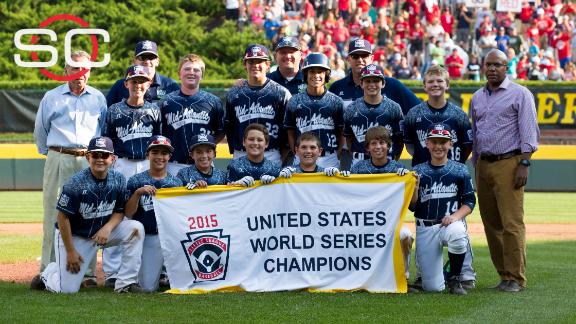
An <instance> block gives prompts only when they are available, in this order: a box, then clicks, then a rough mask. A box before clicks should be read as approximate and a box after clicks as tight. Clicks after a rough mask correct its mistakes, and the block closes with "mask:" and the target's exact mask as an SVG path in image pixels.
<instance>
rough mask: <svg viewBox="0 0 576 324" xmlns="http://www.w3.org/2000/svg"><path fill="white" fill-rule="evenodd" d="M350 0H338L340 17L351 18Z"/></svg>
mask: <svg viewBox="0 0 576 324" xmlns="http://www.w3.org/2000/svg"><path fill="white" fill-rule="evenodd" d="M350 9H351V8H350V0H338V10H339V11H340V18H342V19H344V20H348V18H350Z"/></svg>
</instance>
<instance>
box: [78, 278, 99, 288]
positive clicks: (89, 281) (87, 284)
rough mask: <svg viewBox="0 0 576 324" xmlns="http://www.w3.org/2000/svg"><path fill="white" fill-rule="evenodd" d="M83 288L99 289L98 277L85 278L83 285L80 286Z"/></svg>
mask: <svg viewBox="0 0 576 324" xmlns="http://www.w3.org/2000/svg"><path fill="white" fill-rule="evenodd" d="M80 287H82V288H96V287H98V281H96V277H84V280H83V281H82V284H81V285H80Z"/></svg>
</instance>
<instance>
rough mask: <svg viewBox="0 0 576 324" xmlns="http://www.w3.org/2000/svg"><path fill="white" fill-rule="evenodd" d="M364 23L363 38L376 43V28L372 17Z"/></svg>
mask: <svg viewBox="0 0 576 324" xmlns="http://www.w3.org/2000/svg"><path fill="white" fill-rule="evenodd" d="M362 25H363V28H362V38H364V39H365V40H367V41H369V42H370V44H374V34H375V30H376V29H375V28H374V25H373V24H372V20H370V19H368V20H365V21H364V22H362Z"/></svg>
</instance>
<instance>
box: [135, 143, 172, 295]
mask: <svg viewBox="0 0 576 324" xmlns="http://www.w3.org/2000/svg"><path fill="white" fill-rule="evenodd" d="M173 151H174V148H173V147H172V145H171V143H170V140H169V139H168V138H166V137H164V136H162V135H156V136H153V137H152V138H151V139H150V143H149V145H148V149H147V152H146V156H147V158H148V161H149V162H148V163H149V164H150V168H149V170H146V171H144V172H142V173H138V174H136V175H134V176H133V177H131V178H130V179H129V180H128V184H127V189H128V197H129V199H128V202H126V210H125V214H126V217H128V218H132V219H133V220H137V221H139V222H140V223H142V225H144V231H145V232H146V236H145V238H144V247H143V249H142V264H141V266H140V272H139V274H138V283H139V284H140V286H141V287H142V288H143V289H144V290H146V291H150V292H152V291H156V290H157V289H158V285H159V279H160V273H161V270H162V264H163V262H164V257H163V256H162V249H161V247H160V239H159V237H158V225H157V223H156V216H155V214H154V205H153V204H152V197H153V196H154V195H155V194H156V190H158V189H161V188H172V187H180V186H182V181H180V180H179V179H178V178H176V177H174V176H173V175H171V174H170V173H168V161H169V160H170V156H171V155H172V152H173Z"/></svg>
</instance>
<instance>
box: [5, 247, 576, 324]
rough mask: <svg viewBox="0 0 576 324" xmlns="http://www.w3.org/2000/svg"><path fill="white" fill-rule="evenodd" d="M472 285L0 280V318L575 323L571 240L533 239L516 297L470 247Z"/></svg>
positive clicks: (575, 255)
mask: <svg viewBox="0 0 576 324" xmlns="http://www.w3.org/2000/svg"><path fill="white" fill-rule="evenodd" d="M475 247H476V249H475V251H476V259H475V267H476V270H477V272H478V279H479V281H478V287H477V288H476V289H475V290H473V291H471V292H470V293H469V294H468V295H467V296H461V297H460V296H452V295H449V294H447V293H418V294H409V295H384V294H368V293H362V292H358V293H339V294H312V293H306V292H279V293H218V294H208V295H180V296H173V295H166V294H153V295H116V294H114V293H113V292H111V290H106V289H104V288H98V289H94V290H82V291H80V292H79V293H78V294H75V295H56V294H50V293H48V292H38V291H30V290H29V289H28V287H27V286H26V285H23V284H12V283H2V282H0V295H1V296H2V298H0V308H1V309H2V310H3V311H2V312H0V321H1V322H3V323H11V322H26V323H36V322H121V323H141V322H164V323H170V322H180V323H196V322H200V323H208V322H210V323H211V322H219V323H222V322H241V323H251V322H268V323H270V322H272V323H283V322H302V323H309V322H322V323H347V322H384V321H390V320H392V321H401V322H414V323H422V322H425V323H447V322H450V323H457V322H458V323H462V322H466V323H487V322H492V323H502V322H505V323H508V322H510V323H525V322H530V323H574V321H576V312H574V301H573V291H574V289H573V287H574V285H575V280H574V279H573V277H572V276H571V272H570V271H569V269H568V268H570V267H572V266H570V264H572V265H574V264H576V242H575V241H571V242H553V243H552V242H539V243H536V242H532V243H530V244H529V246H528V265H527V267H528V285H529V286H528V288H527V289H526V290H525V291H523V292H521V293H518V294H510V293H502V292H496V291H494V290H491V289H489V288H488V287H489V286H490V285H493V284H495V283H496V282H497V280H498V279H497V276H496V274H495V272H494V270H493V268H492V265H491V263H490V260H489V257H488V252H487V249H486V248H485V247H484V246H475Z"/></svg>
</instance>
